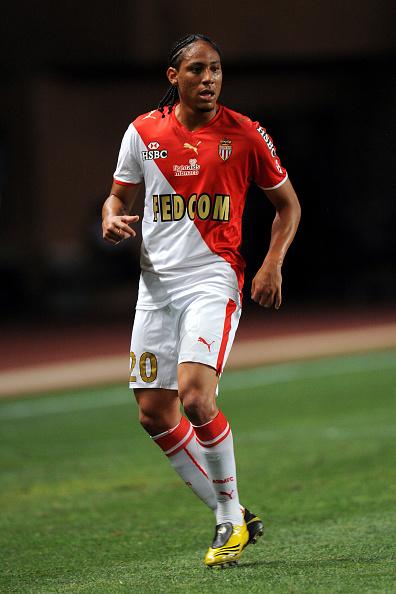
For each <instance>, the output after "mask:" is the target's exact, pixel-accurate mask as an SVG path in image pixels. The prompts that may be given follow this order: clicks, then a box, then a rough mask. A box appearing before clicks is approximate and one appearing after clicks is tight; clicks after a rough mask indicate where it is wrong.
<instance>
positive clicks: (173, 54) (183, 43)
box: [157, 33, 220, 118]
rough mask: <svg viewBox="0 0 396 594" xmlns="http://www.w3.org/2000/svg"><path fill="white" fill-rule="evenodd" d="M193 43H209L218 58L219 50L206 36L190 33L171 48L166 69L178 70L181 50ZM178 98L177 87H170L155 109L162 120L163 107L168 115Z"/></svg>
mask: <svg viewBox="0 0 396 594" xmlns="http://www.w3.org/2000/svg"><path fill="white" fill-rule="evenodd" d="M195 41H206V43H209V45H211V46H212V47H213V49H214V50H216V52H217V53H218V54H219V56H220V49H219V47H218V45H217V44H216V43H215V42H214V41H212V40H211V39H210V38H209V37H207V36H206V35H202V33H191V34H189V35H185V36H184V37H182V38H181V39H179V41H177V42H176V43H175V45H174V46H173V47H172V49H171V51H170V53H169V57H168V67H172V68H176V70H178V68H179V66H180V64H181V61H182V54H183V50H184V49H185V48H186V47H187V46H188V45H190V44H191V43H194V42H195ZM178 98H179V93H178V90H177V85H170V87H169V88H168V90H167V91H166V93H165V95H164V96H163V97H162V99H161V101H160V102H159V104H158V108H157V109H158V110H159V111H160V112H161V113H162V117H163V118H164V117H165V113H164V109H165V106H168V114H170V113H171V111H172V109H173V106H174V105H175V103H177V100H178Z"/></svg>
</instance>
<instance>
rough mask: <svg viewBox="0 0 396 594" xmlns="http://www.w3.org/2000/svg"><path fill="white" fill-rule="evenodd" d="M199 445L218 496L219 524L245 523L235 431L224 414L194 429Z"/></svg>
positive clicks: (239, 524)
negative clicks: (240, 502) (238, 474)
mask: <svg viewBox="0 0 396 594" xmlns="http://www.w3.org/2000/svg"><path fill="white" fill-rule="evenodd" d="M194 429H195V433H196V436H197V441H198V444H199V445H200V446H201V452H202V455H203V459H204V462H205V468H206V471H207V474H208V476H209V479H210V480H211V482H212V487H213V489H214V491H215V493H216V498H217V510H216V522H217V524H222V523H224V522H231V523H232V524H233V525H238V526H241V525H242V524H243V514H242V511H241V506H240V504H239V497H238V488H237V478H236V467H235V457H234V442H233V438H232V433H231V428H230V425H229V423H228V421H227V419H226V417H225V416H224V415H223V413H222V412H221V411H219V412H218V413H217V415H216V417H215V418H214V419H212V420H211V421H209V422H208V423H205V424H204V425H200V426H198V427H194Z"/></svg>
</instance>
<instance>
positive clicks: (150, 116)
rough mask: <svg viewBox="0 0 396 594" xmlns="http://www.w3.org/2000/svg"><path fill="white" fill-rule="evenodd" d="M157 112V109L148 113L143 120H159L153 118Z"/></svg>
mask: <svg viewBox="0 0 396 594" xmlns="http://www.w3.org/2000/svg"><path fill="white" fill-rule="evenodd" d="M156 111H157V110H156V109H153V110H151V111H150V113H148V114H147V115H146V116H144V118H143V120H148V119H151V120H156V119H157V118H155V117H154V116H153V113H155V112H156Z"/></svg>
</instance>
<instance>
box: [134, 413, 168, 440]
mask: <svg viewBox="0 0 396 594" xmlns="http://www.w3.org/2000/svg"><path fill="white" fill-rule="evenodd" d="M139 423H140V424H141V426H142V427H143V429H145V430H146V431H147V433H148V434H149V435H156V434H157V433H161V431H160V430H158V426H159V425H161V424H162V423H161V419H158V415H155V416H154V415H152V414H150V413H148V412H146V411H144V410H142V409H141V408H140V409H139ZM164 431H166V429H164Z"/></svg>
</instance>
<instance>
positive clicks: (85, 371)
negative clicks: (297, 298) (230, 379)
mask: <svg viewBox="0 0 396 594" xmlns="http://www.w3.org/2000/svg"><path fill="white" fill-rule="evenodd" d="M392 347H396V323H391V324H377V325H375V326H367V327H361V328H352V329H346V330H334V331H326V332H311V333H303V334H297V335H292V336H281V337H270V338H263V339H258V340H257V339H255V340H243V341H238V340H236V342H235V344H234V347H233V349H232V351H231V354H230V357H229V360H228V363H227V369H245V368H246V367H258V366H260V365H263V364H269V363H279V362H283V361H296V360H301V359H309V358H317V357H328V356H333V355H340V354H343V353H358V352H367V351H372V350H375V349H386V348H392ZM128 367H129V359H128V355H127V354H126V355H125V356H124V355H122V356H119V355H117V356H108V357H98V358H94V359H85V360H83V361H68V362H64V363H56V364H52V365H37V366H32V367H21V368H18V369H13V370H11V371H3V372H0V398H1V397H11V396H17V395H21V394H22V395H23V394H34V393H38V392H50V391H51V390H64V389H69V388H77V387H79V388H81V387H87V386H93V385H103V384H105V383H107V384H111V383H118V382H125V383H127V381H128Z"/></svg>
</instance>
